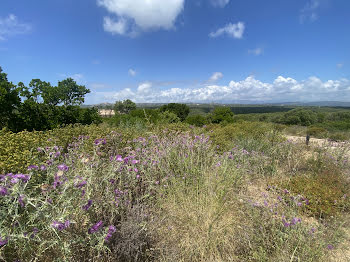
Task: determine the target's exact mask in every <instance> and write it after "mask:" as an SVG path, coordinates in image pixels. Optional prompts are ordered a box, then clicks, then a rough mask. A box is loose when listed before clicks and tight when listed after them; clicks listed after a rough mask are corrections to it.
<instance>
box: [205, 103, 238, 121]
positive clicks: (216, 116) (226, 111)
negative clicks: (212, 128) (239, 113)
mask: <svg viewBox="0 0 350 262" xmlns="http://www.w3.org/2000/svg"><path fill="white" fill-rule="evenodd" d="M209 118H210V120H211V122H212V123H216V124H218V123H221V122H227V123H232V122H233V112H232V111H231V109H230V108H229V107H224V106H219V107H216V108H215V109H214V110H213V112H212V113H211V115H210V116H209Z"/></svg>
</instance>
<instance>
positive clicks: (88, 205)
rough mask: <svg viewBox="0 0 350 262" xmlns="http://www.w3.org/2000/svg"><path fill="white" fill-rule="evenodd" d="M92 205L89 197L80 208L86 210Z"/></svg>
mask: <svg viewBox="0 0 350 262" xmlns="http://www.w3.org/2000/svg"><path fill="white" fill-rule="evenodd" d="M91 206H92V200H91V199H90V200H89V201H88V202H87V204H86V205H84V206H83V207H82V208H83V209H84V210H88V209H89V208H90V207H91Z"/></svg>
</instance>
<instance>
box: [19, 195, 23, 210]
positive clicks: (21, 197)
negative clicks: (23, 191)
mask: <svg viewBox="0 0 350 262" xmlns="http://www.w3.org/2000/svg"><path fill="white" fill-rule="evenodd" d="M23 198H24V195H19V197H18V203H19V204H20V205H21V207H24V201H23Z"/></svg>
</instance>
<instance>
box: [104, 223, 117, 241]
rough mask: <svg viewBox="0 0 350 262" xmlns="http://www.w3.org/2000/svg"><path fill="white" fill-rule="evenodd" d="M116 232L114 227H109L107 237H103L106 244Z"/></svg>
mask: <svg viewBox="0 0 350 262" xmlns="http://www.w3.org/2000/svg"><path fill="white" fill-rule="evenodd" d="M116 231H117V230H116V228H115V226H109V228H108V233H107V235H106V237H105V241H106V242H108V241H109V239H110V238H111V237H112V235H113V233H115V232H116Z"/></svg>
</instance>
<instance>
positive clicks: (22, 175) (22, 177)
mask: <svg viewBox="0 0 350 262" xmlns="http://www.w3.org/2000/svg"><path fill="white" fill-rule="evenodd" d="M12 178H13V179H21V180H22V181H23V182H24V183H26V182H28V181H29V179H30V175H24V174H16V175H13V176H12Z"/></svg>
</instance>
